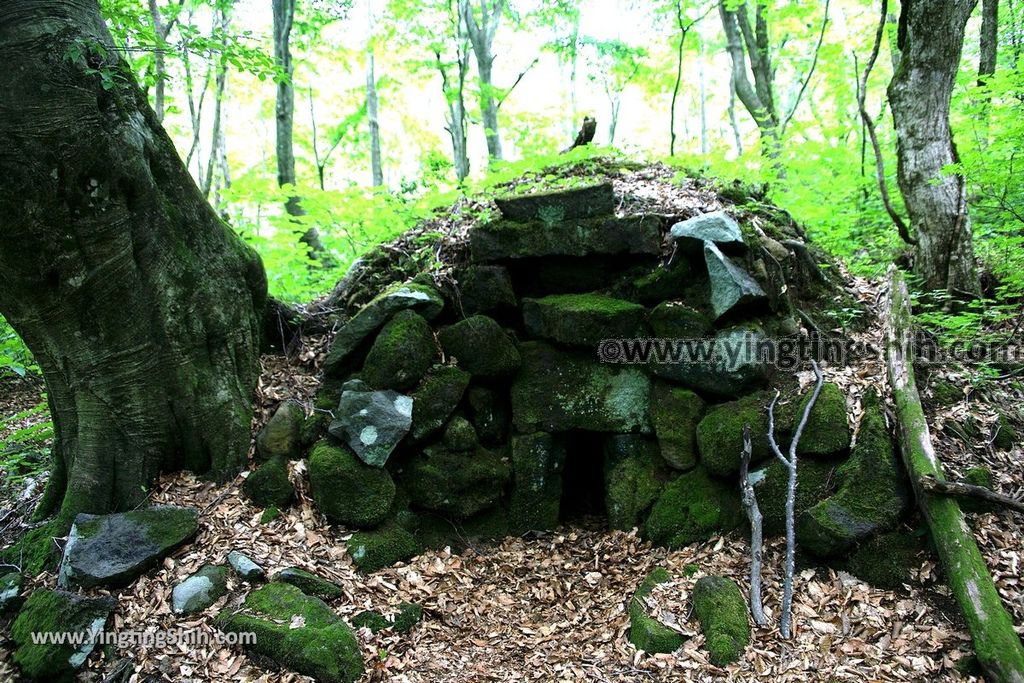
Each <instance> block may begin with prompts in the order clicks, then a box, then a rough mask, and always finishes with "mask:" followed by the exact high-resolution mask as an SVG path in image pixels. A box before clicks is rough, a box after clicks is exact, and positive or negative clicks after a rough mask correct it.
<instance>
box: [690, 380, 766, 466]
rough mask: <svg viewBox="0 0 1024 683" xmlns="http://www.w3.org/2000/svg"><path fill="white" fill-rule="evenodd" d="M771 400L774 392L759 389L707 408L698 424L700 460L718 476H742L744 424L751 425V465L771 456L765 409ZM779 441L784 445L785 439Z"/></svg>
mask: <svg viewBox="0 0 1024 683" xmlns="http://www.w3.org/2000/svg"><path fill="white" fill-rule="evenodd" d="M769 401H771V395H770V394H769V393H768V392H766V391H759V392H757V393H754V394H750V395H748V396H744V397H743V398H741V399H738V400H736V401H731V402H729V403H722V404H720V405H717V406H712V407H711V408H710V409H708V411H707V414H706V415H705V416H704V418H703V419H702V420H701V421H700V422H699V423H698V425H697V447H698V450H699V451H700V460H701V463H702V464H703V465H704V467H706V468H707V470H708V471H709V472H711V473H712V474H714V475H716V476H719V477H729V478H733V477H738V476H739V471H740V459H741V456H742V453H743V426H744V425H750V445H751V456H750V462H751V465H755V464H757V463H759V462H762V461H763V460H766V459H768V458H770V457H771V456H772V451H771V446H769V444H768V436H767V435H768V413H767V411H766V410H765V407H766V406H767V405H768V402H769ZM777 426H778V425H777ZM777 437H778V435H777ZM779 443H780V448H785V445H783V442H782V441H780V442H779Z"/></svg>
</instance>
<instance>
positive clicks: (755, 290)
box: [704, 242, 768, 319]
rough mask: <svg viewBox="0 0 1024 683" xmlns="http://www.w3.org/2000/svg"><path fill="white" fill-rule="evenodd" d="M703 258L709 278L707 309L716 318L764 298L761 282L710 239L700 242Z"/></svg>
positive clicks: (765, 299)
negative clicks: (709, 288)
mask: <svg viewBox="0 0 1024 683" xmlns="http://www.w3.org/2000/svg"><path fill="white" fill-rule="evenodd" d="M704 261H705V263H706V264H707V267H708V277H709V278H710V280H711V308H712V309H713V310H714V312H715V318H716V319H717V318H721V317H722V316H724V315H725V314H726V313H728V312H729V311H731V310H733V309H734V308H736V307H737V306H740V305H744V306H746V305H751V304H757V303H763V302H765V301H767V300H768V295H767V294H765V292H764V290H763V289H761V285H759V284H757V282H756V281H755V280H754V278H752V277H750V275H749V274H748V273H747V272H746V271H745V270H743V269H742V268H740V267H739V266H737V265H736V264H735V263H733V262H732V261H731V260H730V259H729V257H727V256H726V255H725V254H723V253H722V252H721V251H720V250H719V249H718V247H716V246H715V245H714V244H713V243H711V242H705V243H704Z"/></svg>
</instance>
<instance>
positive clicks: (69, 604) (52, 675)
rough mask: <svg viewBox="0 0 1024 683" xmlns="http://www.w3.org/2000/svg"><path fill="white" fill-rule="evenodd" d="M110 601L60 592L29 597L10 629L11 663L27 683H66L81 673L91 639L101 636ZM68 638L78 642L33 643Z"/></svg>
mask: <svg viewBox="0 0 1024 683" xmlns="http://www.w3.org/2000/svg"><path fill="white" fill-rule="evenodd" d="M115 604H116V603H115V600H114V598H112V597H101V598H87V597H84V596H81V595H75V594H74V593H66V592H64V591H60V590H45V589H40V590H37V591H35V592H34V593H32V595H30V596H29V598H28V599H27V600H26V601H25V606H24V607H23V608H22V609H21V612H20V613H19V614H18V618H17V619H15V621H14V625H13V626H12V627H11V639H12V640H13V641H14V644H15V650H14V661H15V662H16V663H17V664H18V666H19V667H21V672H22V674H24V675H25V676H26V677H27V678H29V679H30V680H36V681H68V680H73V676H74V672H75V671H77V670H78V669H81V668H82V666H83V665H84V664H85V660H86V659H88V658H89V655H90V654H92V651H93V649H95V647H96V643H95V642H94V641H93V638H92V637H89V636H91V635H92V636H94V635H97V634H99V633H102V632H103V629H104V626H105V625H106V623H107V619H108V618H110V613H111V612H113V611H114V605H115ZM47 633H51V634H53V635H52V636H49V637H48V638H65V639H67V638H69V636H67V635H63V634H75V635H73V636H71V638H75V639H76V640H80V641H81V642H77V643H72V642H60V643H52V642H47V643H42V642H40V643H34V642H33V637H35V638H47V636H43V635H42V634H47Z"/></svg>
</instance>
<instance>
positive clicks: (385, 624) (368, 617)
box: [352, 609, 391, 633]
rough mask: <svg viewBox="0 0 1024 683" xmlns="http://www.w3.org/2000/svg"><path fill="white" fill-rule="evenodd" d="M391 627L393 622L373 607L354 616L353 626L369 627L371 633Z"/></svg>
mask: <svg viewBox="0 0 1024 683" xmlns="http://www.w3.org/2000/svg"><path fill="white" fill-rule="evenodd" d="M390 627H391V622H390V621H388V620H387V618H386V617H385V616H384V615H383V614H381V613H380V612H375V611H374V610H372V609H367V610H363V611H362V612H360V613H359V614H357V615H355V616H354V617H352V628H368V629H370V633H378V632H380V631H383V630H384V629H386V628H390Z"/></svg>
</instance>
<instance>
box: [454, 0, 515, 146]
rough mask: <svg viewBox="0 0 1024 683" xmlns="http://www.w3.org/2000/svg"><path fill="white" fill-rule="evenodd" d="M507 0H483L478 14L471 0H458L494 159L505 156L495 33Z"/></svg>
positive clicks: (481, 110) (486, 132)
mask: <svg viewBox="0 0 1024 683" xmlns="http://www.w3.org/2000/svg"><path fill="white" fill-rule="evenodd" d="M504 11H505V0H480V15H479V17H478V16H477V15H476V14H475V13H474V12H473V6H472V4H471V0H459V12H460V14H462V21H463V23H464V24H465V27H466V34H467V36H468V38H469V40H470V43H471V44H472V46H473V54H474V55H475V56H476V69H477V74H478V75H479V78H480V117H481V118H482V119H483V124H484V136H485V137H486V139H487V156H488V158H489V159H490V160H491V161H500V160H501V159H502V149H501V134H500V131H499V130H498V101H497V100H496V99H495V97H494V78H493V75H492V72H493V69H494V36H495V35H496V34H497V32H498V24H499V23H500V22H501V15H502V13H503V12H504Z"/></svg>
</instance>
